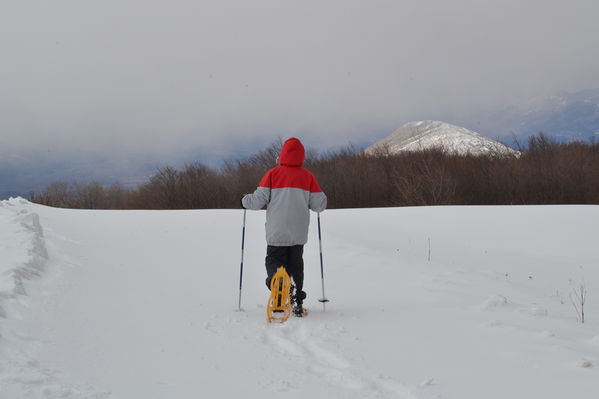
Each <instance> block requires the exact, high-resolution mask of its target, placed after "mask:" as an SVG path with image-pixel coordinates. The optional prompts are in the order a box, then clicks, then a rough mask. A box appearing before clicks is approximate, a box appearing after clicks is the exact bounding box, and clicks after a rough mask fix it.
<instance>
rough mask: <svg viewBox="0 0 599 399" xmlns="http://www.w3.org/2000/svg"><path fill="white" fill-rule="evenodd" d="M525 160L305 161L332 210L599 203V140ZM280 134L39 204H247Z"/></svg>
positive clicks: (54, 194)
mask: <svg viewBox="0 0 599 399" xmlns="http://www.w3.org/2000/svg"><path fill="white" fill-rule="evenodd" d="M526 144H527V145H526V147H525V148H520V150H521V156H519V157H514V156H502V155H500V154H492V155H489V156H473V155H452V154H448V153H446V152H444V151H442V150H426V151H421V152H405V153H400V154H390V153H389V151H386V150H385V149H382V150H381V151H379V152H378V153H377V154H375V155H366V154H364V152H363V151H361V150H360V149H356V148H354V147H352V146H347V147H344V148H342V149H339V150H335V151H329V152H325V153H317V152H316V151H312V150H309V151H307V154H306V161H305V163H304V167H306V168H307V169H308V170H310V171H311V172H312V173H314V175H315V176H316V178H317V180H318V182H319V183H320V186H321V188H322V190H323V191H324V192H325V193H326V195H327V197H328V207H329V208H370V207H387V206H420V205H509V204H514V205H533V204H599V144H597V143H596V142H595V141H594V140H591V141H589V142H571V143H560V142H557V141H555V140H554V139H552V138H550V137H548V136H545V135H543V134H539V135H537V136H533V137H531V138H530V139H529V140H528V142H527V143H526ZM281 147H282V140H280V139H279V140H278V141H276V142H274V143H273V144H271V145H270V146H269V147H267V148H266V149H264V150H263V151H260V152H259V153H257V154H255V155H254V156H251V157H249V158H247V159H243V160H237V161H230V162H225V163H224V165H223V166H222V167H220V168H212V167H209V166H206V165H204V164H202V163H199V162H197V163H192V164H188V165H185V166H184V167H183V168H180V169H177V168H173V167H171V166H165V167H162V168H159V169H158V170H157V171H156V173H154V174H153V175H152V176H151V177H150V178H149V180H148V181H147V182H146V183H144V184H142V185H140V186H139V187H136V188H133V189H125V188H123V186H122V185H121V184H119V183H118V182H117V183H114V184H112V185H110V186H104V185H102V184H100V183H98V182H73V183H66V182H55V183H52V184H50V185H49V186H48V187H46V188H45V189H43V190H41V191H40V192H39V193H35V192H33V193H31V194H30V197H31V200H32V201H33V202H36V203H39V204H43V205H48V206H53V207H62V208H82V209H216V208H239V206H240V205H239V199H240V198H241V196H242V195H243V194H246V193H251V192H253V191H254V190H255V189H256V186H257V185H258V183H259V181H260V179H261V178H262V176H263V175H264V173H266V171H268V170H269V169H270V168H272V167H274V166H276V165H277V163H276V162H277V161H276V159H277V156H278V154H279V153H280V150H281Z"/></svg>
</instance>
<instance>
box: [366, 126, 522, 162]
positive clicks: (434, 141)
mask: <svg viewBox="0 0 599 399" xmlns="http://www.w3.org/2000/svg"><path fill="white" fill-rule="evenodd" d="M430 149H441V150H443V151H444V152H446V153H448V154H457V155H468V154H469V155H475V156H483V155H493V156H519V155H520V153H519V152H518V151H516V150H514V149H512V148H510V147H508V146H506V145H504V144H502V143H500V142H498V141H495V140H492V139H490V138H488V137H485V136H483V135H481V134H479V133H476V132H473V131H472V130H469V129H466V128H465V127H461V126H455V125H452V124H450V123H446V122H441V121H431V120H428V121H418V122H409V123H406V124H405V125H403V126H402V127H400V128H399V129H397V130H396V131H394V132H393V133H391V135H389V136H387V137H386V138H384V139H382V140H380V141H378V142H376V143H375V144H373V145H371V146H370V147H368V148H367V149H366V150H365V152H366V154H371V155H372V154H375V153H376V152H377V151H380V150H388V151H389V153H391V154H397V153H400V152H404V151H411V152H415V151H425V150H430Z"/></svg>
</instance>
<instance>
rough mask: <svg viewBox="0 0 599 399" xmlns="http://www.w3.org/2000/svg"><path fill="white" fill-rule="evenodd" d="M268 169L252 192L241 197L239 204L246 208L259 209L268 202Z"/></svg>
mask: <svg viewBox="0 0 599 399" xmlns="http://www.w3.org/2000/svg"><path fill="white" fill-rule="evenodd" d="M270 173H271V172H270V171H269V172H268V173H267V174H266V175H264V177H263V178H262V180H261V181H260V185H259V186H258V188H257V189H256V190H255V191H254V192H253V193H252V194H246V195H244V197H243V198H242V199H241V204H242V205H243V207H244V208H246V209H252V210H255V211H257V210H260V209H262V208H264V207H265V206H266V205H267V204H268V203H269V202H270V190H271V188H270V184H269V182H270Z"/></svg>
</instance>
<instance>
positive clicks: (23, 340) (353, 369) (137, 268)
mask: <svg viewBox="0 0 599 399" xmlns="http://www.w3.org/2000/svg"><path fill="white" fill-rule="evenodd" d="M1 204H2V205H1V206H0V221H1V222H2V224H1V225H0V239H1V241H0V251H1V253H2V255H3V259H5V261H4V262H3V263H2V264H1V266H0V267H1V268H0V275H1V276H2V280H1V281H2V287H4V288H3V289H2V291H1V293H2V296H1V298H2V299H1V302H0V305H1V306H2V307H3V308H4V309H5V315H4V316H3V317H2V318H0V334H2V335H1V337H0V354H1V355H2V357H0V398H1V399H5V398H6V399H8V398H11V399H12V398H58V397H66V398H127V399H128V398H144V399H146V398H164V397H176V398H196V397H208V396H218V397H238V396H239V395H244V396H245V397H264V395H267V396H273V395H278V396H283V397H286V398H304V397H334V398H481V397H484V398H505V397H510V398H530V397H538V398H544V399H545V398H563V397H570V396H577V397H581V398H591V397H594V395H596V392H597V390H598V389H599V299H597V298H599V294H597V292H599V284H598V283H599V252H598V250H597V248H596V247H595V241H596V232H595V231H596V227H595V226H597V225H599V207H596V206H549V207H427V208H387V209H362V210H351V209H350V210H334V211H326V212H324V213H323V214H322V217H321V218H322V233H323V250H324V268H325V270H324V271H325V288H326V294H327V297H329V299H331V302H330V303H329V304H327V311H326V312H323V311H322V305H321V304H320V303H319V302H317V298H319V297H320V296H321V284H320V261H319V257H318V237H317V232H316V220H315V215H313V216H314V218H313V220H312V224H311V232H310V241H309V243H308V244H307V245H306V247H305V251H304V252H305V255H304V260H305V263H306V282H305V290H306V291H307V293H308V298H307V302H306V303H307V307H308V308H309V309H310V315H309V316H308V317H307V318H305V319H296V318H291V319H290V320H289V322H287V323H286V324H283V325H275V324H268V323H267V322H266V309H265V305H266V300H267V298H268V292H267V290H266V286H265V284H264V278H265V272H264V266H263V263H264V255H265V245H266V244H265V242H264V212H249V211H248V214H247V216H248V219H247V230H246V243H245V244H246V245H245V247H246V251H245V259H244V280H243V296H242V306H243V311H241V312H239V311H237V309H236V308H237V298H238V288H239V287H238V284H239V280H238V279H239V257H240V245H241V222H242V212H241V211H226V210H225V211H168V212H167V211H156V212H149V211H127V212H122V211H74V210H59V209H51V208H45V207H41V206H37V205H33V204H30V203H28V202H26V201H23V200H20V199H12V200H10V201H3V202H2V203H1ZM35 214H37V215H38V216H37V217H36V216H34V215H35ZM36 220H39V222H36ZM26 226H29V227H26ZM36 242H37V244H36ZM429 243H430V244H429ZM42 248H45V251H44V250H42ZM429 254H430V260H429ZM32 259H36V260H35V261H32ZM26 265H29V266H26ZM31 265H36V266H35V267H33V269H32V270H35V271H36V272H35V273H26V274H23V276H24V277H22V278H21V280H20V281H22V282H23V283H22V288H23V292H20V291H19V289H18V288H16V287H18V286H19V284H18V283H16V282H14V283H13V281H18V280H13V279H12V277H11V276H14V275H15V273H14V271H15V270H21V269H28V270H29V269H31ZM11 271H12V272H11ZM11 273H12V274H11ZM16 274H17V275H18V274H19V273H16ZM7 276H8V277H7ZM583 281H584V284H585V285H586V288H587V290H588V293H589V294H588V303H587V304H586V309H585V310H586V313H587V315H586V318H587V322H586V323H585V324H584V325H582V324H580V323H577V321H576V313H575V310H574V307H573V305H572V304H571V301H570V298H569V295H570V293H571V292H572V290H573V289H574V288H576V287H578V286H579V284H580V283H581V282H583ZM6 287H7V288H6Z"/></svg>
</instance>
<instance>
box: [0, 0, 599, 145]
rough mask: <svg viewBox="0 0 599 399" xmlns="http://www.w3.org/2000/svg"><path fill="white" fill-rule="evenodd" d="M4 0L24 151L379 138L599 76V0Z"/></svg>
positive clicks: (4, 34) (4, 77) (9, 77)
mask: <svg viewBox="0 0 599 399" xmlns="http://www.w3.org/2000/svg"><path fill="white" fill-rule="evenodd" d="M7 3H8V2H4V3H3V5H2V6H1V7H2V12H1V13H0V49H1V54H2V60H1V61H0V106H1V109H0V142H1V143H2V145H3V146H5V149H6V148H13V149H14V150H13V151H17V150H18V149H23V148H37V149H42V150H46V149H47V150H49V151H50V150H51V151H66V152H68V151H77V152H94V153H98V152H104V153H116V152H118V153H119V154H121V155H120V156H123V155H122V154H125V156H126V154H128V153H135V154H144V153H148V154H162V153H164V154H167V153H168V154H171V155H172V154H181V153H190V152H193V151H196V152H201V151H205V152H206V153H209V154H210V155H211V156H215V155H216V154H215V153H216V152H220V153H222V154H223V156H225V154H230V153H233V152H235V151H239V149H242V148H249V147H251V143H256V144H259V145H262V144H263V143H265V142H268V141H269V140H271V139H272V138H274V137H276V136H277V135H281V136H283V137H286V136H289V135H299V136H300V137H302V138H304V140H305V141H307V142H308V144H312V145H314V146H333V145H343V144H346V143H347V142H348V141H354V142H360V143H361V142H365V141H370V142H374V141H376V140H377V139H379V138H381V137H382V136H384V135H386V134H388V133H390V132H391V131H392V130H394V129H395V128H396V127H398V126H399V125H401V124H403V123H405V122H408V121H411V120H416V119H425V118H426V119H442V118H446V117H451V118H452V120H454V121H455V120H456V119H459V115H462V114H464V115H465V114H466V113H470V112H472V110H475V109H477V108H481V107H482V108H489V107H493V106H496V105H499V104H505V103H507V102H510V101H512V100H513V99H514V98H525V97H527V96H533V95H542V94H548V93H552V92H555V91H557V90H562V89H564V90H579V89H583V88H590V87H596V86H599V84H598V82H597V76H596V71H597V70H599V52H597V51H596V49H597V48H599V24H597V23H596V22H597V16H598V15H599V3H596V2H594V1H576V0H574V1H569V2H563V1H547V0H544V1H539V0H534V1H526V2H522V1H511V0H502V1H488V2H481V1H440V0H439V1H416V0H414V1H376V0H375V1H302V2H298V1H280V0H276V1H274V0H273V1H265V0H255V1H252V2H247V1H220V0H218V1H217V0H213V1H212V0H211V1H197V0H196V1H191V0H171V1H155V0H144V1H141V0H103V1H92V2H77V1H67V0H55V1H52V2H47V1H37V2H29V1H28V2H10V3H9V4H7ZM210 149H212V150H210Z"/></svg>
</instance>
